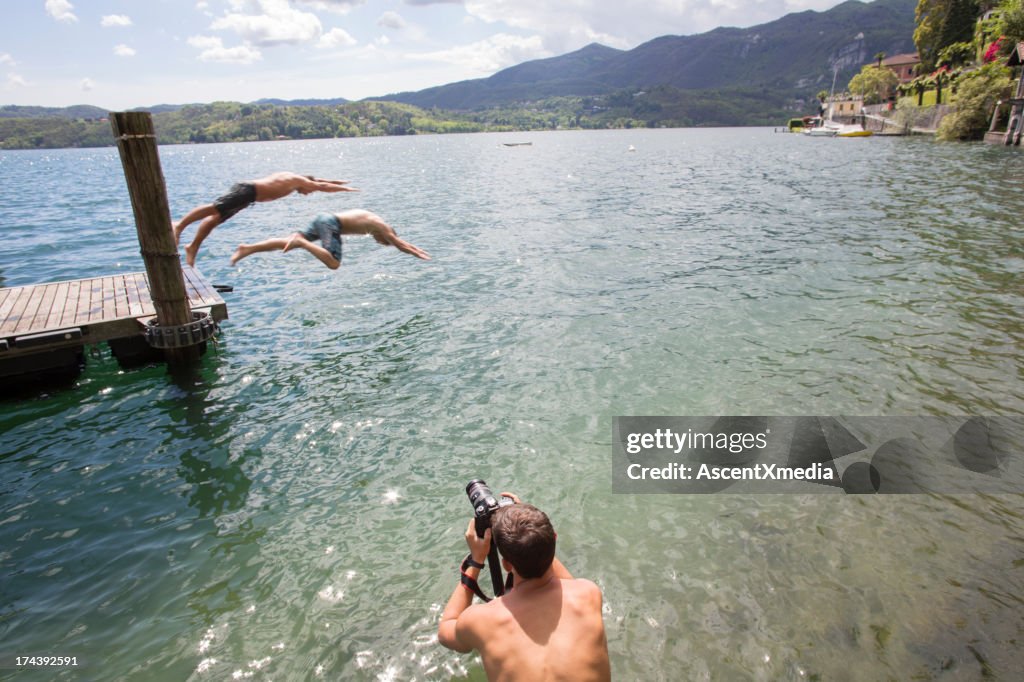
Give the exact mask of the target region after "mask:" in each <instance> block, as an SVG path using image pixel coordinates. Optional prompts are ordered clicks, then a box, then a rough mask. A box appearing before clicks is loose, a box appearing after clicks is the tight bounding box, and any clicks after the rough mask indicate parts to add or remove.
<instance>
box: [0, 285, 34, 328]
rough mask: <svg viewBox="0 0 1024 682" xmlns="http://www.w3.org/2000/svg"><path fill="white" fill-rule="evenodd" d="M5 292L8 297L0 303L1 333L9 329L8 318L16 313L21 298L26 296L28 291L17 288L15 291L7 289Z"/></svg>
mask: <svg viewBox="0 0 1024 682" xmlns="http://www.w3.org/2000/svg"><path fill="white" fill-rule="evenodd" d="M5 291H6V292H7V296H5V297H4V301H3V303H0V332H2V331H4V330H6V329H7V322H8V317H10V315H11V314H12V313H13V312H14V308H15V306H17V305H18V301H19V300H21V297H22V296H24V295H25V294H26V292H27V291H28V289H27V288H26V287H15V288H13V289H5Z"/></svg>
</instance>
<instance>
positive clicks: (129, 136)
mask: <svg viewBox="0 0 1024 682" xmlns="http://www.w3.org/2000/svg"><path fill="white" fill-rule="evenodd" d="M110 124H111V127H112V128H113V131H114V138H115V139H116V140H117V149H118V151H119V152H120V154H121V165H122V166H123V168H124V177H125V180H126V181H127V182H128V194H129V195H130V196H131V200H132V211H133V212H134V214H135V229H136V231H137V233H138V237H139V246H140V247H141V252H142V260H143V261H144V263H145V265H146V276H147V278H148V279H149V290H150V294H151V295H152V299H153V306H154V308H156V316H157V321H158V322H159V324H160V325H161V326H165V327H167V326H177V325H186V324H190V323H191V322H192V310H191V308H190V307H189V303H188V295H187V294H186V292H185V279H184V277H183V276H182V273H181V258H180V257H179V256H178V249H177V247H176V246H175V244H174V233H173V231H172V228H171V212H170V208H169V206H168V203H167V188H166V186H165V184H164V174H163V171H162V170H161V168H160V156H159V154H158V153H157V148H156V134H155V133H154V129H153V119H152V117H151V116H150V114H149V112H147V111H127V112H118V113H112V114H111V115H110ZM164 353H165V357H166V358H167V362H168V363H169V364H170V365H171V367H172V369H173V368H175V367H181V366H187V365H191V364H194V363H196V362H197V361H198V360H199V356H200V350H199V346H190V347H186V348H168V349H165V351H164Z"/></svg>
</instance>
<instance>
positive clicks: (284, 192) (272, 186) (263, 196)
mask: <svg viewBox="0 0 1024 682" xmlns="http://www.w3.org/2000/svg"><path fill="white" fill-rule="evenodd" d="M309 183H310V181H309V178H307V177H306V176H304V175H299V174H298V173H289V172H281V173H272V174H271V175H268V176H267V177H265V178H260V179H259V180H253V181H252V184H253V185H254V186H255V187H256V201H273V200H274V199H280V198H281V197H284V196H288V195H289V194H291V193H292V192H294V191H295V190H298V189H301V188H303V187H305V186H306V185H308V184H309Z"/></svg>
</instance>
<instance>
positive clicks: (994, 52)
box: [982, 36, 1003, 64]
mask: <svg viewBox="0 0 1024 682" xmlns="http://www.w3.org/2000/svg"><path fill="white" fill-rule="evenodd" d="M1002 42H1003V36H999V37H998V38H996V39H995V40H994V41H992V44H991V45H989V46H988V49H987V50H985V56H984V57H982V60H983V61H984V62H985V63H986V64H988V63H989V62H994V61H995V60H996V57H998V56H999V46H1000V44H1001V43H1002Z"/></svg>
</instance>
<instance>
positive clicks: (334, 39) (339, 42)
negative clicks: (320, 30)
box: [317, 28, 357, 48]
mask: <svg viewBox="0 0 1024 682" xmlns="http://www.w3.org/2000/svg"><path fill="white" fill-rule="evenodd" d="M356 42H357V41H356V39H355V38H353V37H352V36H351V35H350V34H349V32H348V31H346V30H345V29H343V28H332V29H331V30H330V31H328V32H327V33H325V34H323V35H322V36H320V42H318V43H317V47H324V48H331V47H352V46H353V45H355V44H356Z"/></svg>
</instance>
